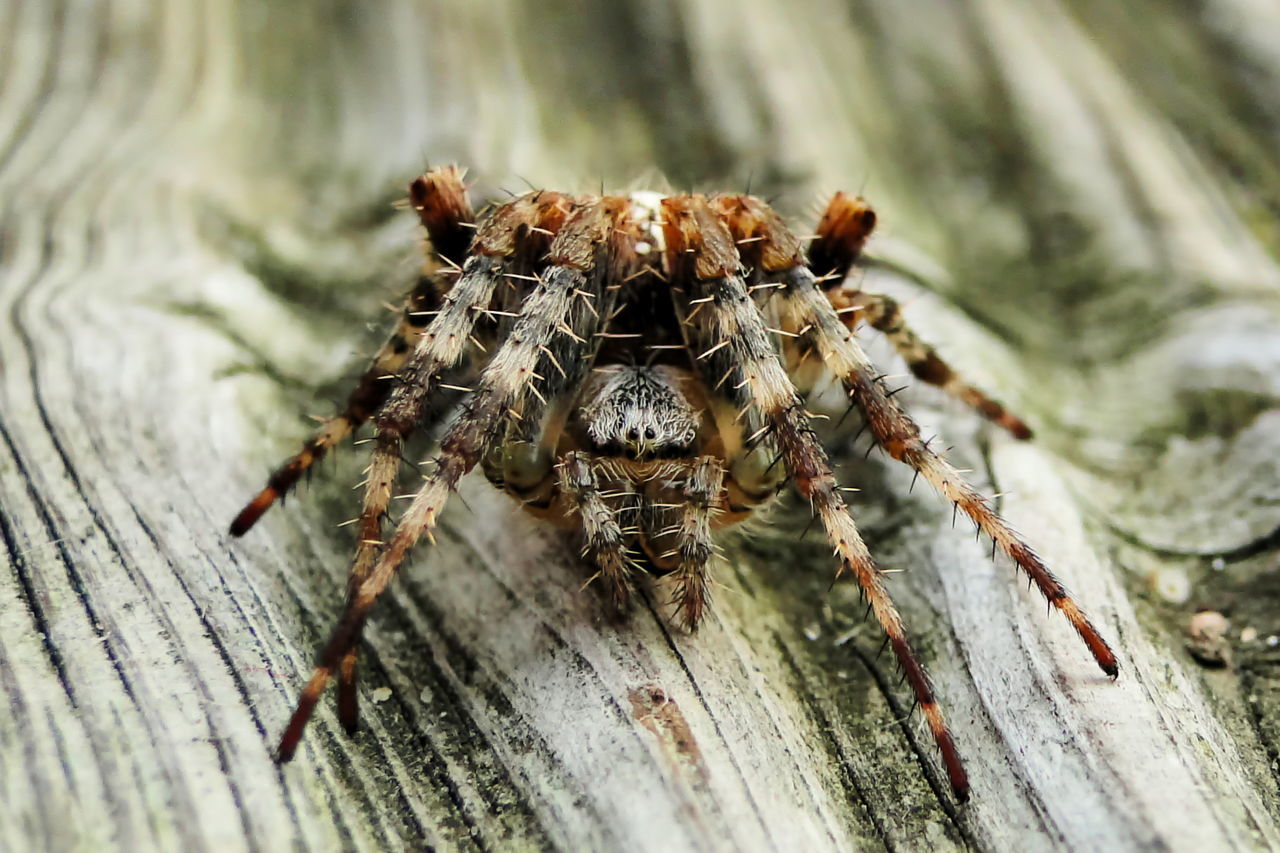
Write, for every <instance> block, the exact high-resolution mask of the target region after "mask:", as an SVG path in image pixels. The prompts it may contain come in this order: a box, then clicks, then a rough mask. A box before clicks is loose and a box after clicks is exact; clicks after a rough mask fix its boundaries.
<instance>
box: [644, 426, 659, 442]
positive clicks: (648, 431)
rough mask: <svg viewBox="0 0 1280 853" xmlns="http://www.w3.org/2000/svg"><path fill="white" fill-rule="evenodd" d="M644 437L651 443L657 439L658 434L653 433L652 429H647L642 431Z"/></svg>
mask: <svg viewBox="0 0 1280 853" xmlns="http://www.w3.org/2000/svg"><path fill="white" fill-rule="evenodd" d="M644 437H645V438H647V439H649V440H650V441H652V440H653V439H655V438H657V437H658V434H657V433H656V432H654V431H653V427H649V428H648V429H646V430H645V431H644Z"/></svg>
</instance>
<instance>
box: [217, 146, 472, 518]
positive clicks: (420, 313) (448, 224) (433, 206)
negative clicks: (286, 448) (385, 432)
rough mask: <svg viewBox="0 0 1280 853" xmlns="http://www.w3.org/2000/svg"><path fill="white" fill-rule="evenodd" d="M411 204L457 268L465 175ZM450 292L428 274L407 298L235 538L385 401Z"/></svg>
mask: <svg viewBox="0 0 1280 853" xmlns="http://www.w3.org/2000/svg"><path fill="white" fill-rule="evenodd" d="M409 195H410V199H411V201H412V203H413V206H414V208H415V209H416V210H417V212H418V215H419V218H420V219H421V220H422V224H423V225H424V226H425V227H426V229H427V232H428V236H429V238H430V239H431V243H432V246H433V248H434V252H435V254H436V255H437V256H438V257H440V258H443V259H445V261H446V262H447V263H450V264H453V265H456V264H457V263H459V262H460V260H461V258H462V257H463V256H464V255H465V254H466V249H467V245H468V244H469V243H470V242H471V235H472V230H473V229H472V228H470V227H468V226H470V225H471V223H472V222H473V220H474V219H475V214H474V213H473V212H472V209H471V202H470V201H469V200H468V198H467V192H466V188H465V187H464V186H463V185H462V175H461V173H460V172H459V171H458V170H457V169H456V168H454V167H446V168H443V169H433V170H431V171H430V172H428V173H427V174H425V175H423V176H422V177H420V178H418V179H416V180H415V181H414V182H413V183H412V184H411V185H410V188H409ZM448 289H449V285H448V279H447V273H445V272H441V271H436V270H427V271H424V273H423V274H422V275H421V276H419V278H418V284H417V286H416V287H415V288H414V289H413V291H412V292H411V293H410V294H409V296H408V298H407V300H406V302H405V309H404V312H403V316H402V317H401V319H400V321H399V323H398V324H397V326H396V328H395V331H393V332H392V333H391V336H390V337H389V338H388V339H387V342H386V343H385V344H383V345H382V347H381V348H380V349H379V350H378V352H377V353H376V354H375V355H374V357H373V360H372V362H371V364H370V366H369V368H368V369H367V370H365V372H364V374H363V375H362V376H361V377H360V379H359V381H358V382H357V383H356V387H355V389H354V390H352V392H351V394H350V395H349V396H348V398H347V401H346V404H345V405H344V406H343V409H342V411H341V412H339V413H338V414H337V415H335V416H333V417H331V418H329V419H328V420H327V421H325V422H324V424H323V425H322V426H321V427H320V428H319V429H318V430H317V431H316V433H315V435H313V436H312V437H311V438H310V439H309V440H308V441H307V442H306V443H305V444H304V445H303V446H302V449H301V450H300V451H298V453H296V454H295V455H294V456H293V457H292V458H290V459H289V460H288V461H287V462H285V463H284V464H283V465H282V466H280V467H279V468H278V469H276V471H275V472H274V473H273V474H272V475H271V477H270V478H268V480H267V485H266V487H265V488H263V490H262V491H261V492H259V493H258V494H257V496H255V497H254V499H253V500H251V501H250V502H249V503H248V504H247V505H246V506H245V507H244V508H243V509H242V510H241V511H240V513H239V514H238V515H237V516H236V518H235V520H234V521H233V522H232V523H231V535H233V536H243V535H244V534H245V533H247V532H248V531H249V529H250V528H252V527H253V525H254V524H255V523H257V521H258V519H259V518H261V517H262V514H263V513H265V512H266V511H267V510H268V509H269V508H270V507H271V505H272V504H273V503H275V502H276V501H277V500H278V499H280V498H283V497H284V496H285V495H286V494H288V492H289V490H290V489H292V488H293V487H294V486H296V485H297V483H298V481H299V480H300V479H301V478H302V476H303V474H305V473H306V472H307V471H308V470H310V468H311V467H312V466H313V465H315V463H316V462H318V461H320V460H321V459H322V458H324V456H325V455H326V454H327V453H328V452H329V450H331V449H332V448H333V447H335V446H336V445H337V444H338V443H339V442H341V441H343V440H344V439H345V438H346V437H347V436H349V435H351V433H353V432H355V431H356V430H357V429H359V428H360V426H361V425H362V424H364V423H365V422H366V421H367V420H369V418H371V417H373V415H374V413H376V412H377V411H378V409H379V408H380V407H381V406H382V405H383V403H385V402H386V400H387V397H388V395H389V394H390V393H391V389H392V382H393V377H394V376H395V375H396V374H397V373H399V371H400V370H401V368H402V367H404V365H405V363H406V362H407V361H408V359H409V353H410V351H411V350H412V349H413V348H414V346H415V344H416V343H417V342H418V339H419V338H420V336H421V335H422V333H423V331H422V330H423V327H425V326H426V325H427V318H428V316H429V315H430V314H432V313H434V312H435V311H436V309H437V308H439V306H440V303H441V298H442V296H443V294H444V293H445V291H447V290H448Z"/></svg>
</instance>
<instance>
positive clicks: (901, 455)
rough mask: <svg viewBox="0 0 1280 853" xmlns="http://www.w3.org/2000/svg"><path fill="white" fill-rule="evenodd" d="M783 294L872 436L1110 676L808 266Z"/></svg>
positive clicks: (1082, 620)
mask: <svg viewBox="0 0 1280 853" xmlns="http://www.w3.org/2000/svg"><path fill="white" fill-rule="evenodd" d="M787 281H788V283H789V287H788V289H787V290H786V291H785V293H784V295H783V299H784V303H783V311H784V313H786V314H788V315H789V316H790V321H791V322H792V323H794V324H796V325H797V327H800V328H804V329H806V330H807V331H806V335H808V336H809V337H810V339H811V340H812V343H813V346H814V347H815V348H816V349H817V351H818V352H819V353H821V355H822V358H823V361H825V362H826V364H827V366H828V367H829V369H830V370H831V372H832V373H833V374H835V375H836V376H837V377H838V378H839V379H840V381H841V382H842V383H843V385H844V387H845V389H846V391H847V392H848V394H849V396H850V397H851V398H852V400H853V402H854V403H855V404H856V405H857V406H858V408H860V409H861V410H862V412H863V414H864V415H865V416H866V419H867V425H868V426H869V427H870V429H871V432H872V434H873V435H874V436H875V438H876V441H877V442H878V443H879V444H880V446H881V447H883V448H884V449H885V451H886V452H887V453H888V454H889V455H890V456H892V457H893V458H894V459H897V460H899V461H902V462H905V463H907V464H908V465H910V466H911V467H913V468H914V469H915V470H917V471H918V472H920V474H921V476H923V477H924V478H925V479H926V480H927V481H928V482H929V483H931V484H932V485H933V486H934V488H936V489H938V491H940V492H941V493H942V494H943V495H944V496H945V497H946V498H947V499H948V500H950V501H952V502H954V503H955V504H956V506H958V507H959V508H960V510H961V511H962V512H964V513H965V514H966V515H968V516H969V517H970V518H971V519H973V521H974V523H975V524H977V525H978V527H979V529H981V530H982V531H983V532H984V533H986V534H987V535H988V536H990V537H991V538H992V539H993V540H994V541H995V543H996V544H997V545H998V546H999V547H1000V548H1001V549H1003V550H1004V551H1005V552H1006V553H1007V554H1008V555H1009V556H1010V557H1011V558H1012V559H1013V561H1014V563H1015V564H1016V565H1017V566H1018V567H1019V568H1021V569H1022V570H1023V571H1025V572H1026V573H1027V575H1028V577H1030V578H1031V580H1032V581H1034V582H1035V584H1036V586H1037V587H1039V589H1040V591H1041V593H1043V594H1044V596H1045V598H1047V599H1048V600H1049V602H1050V603H1051V604H1052V605H1053V606H1054V607H1056V608H1058V610H1060V611H1061V612H1062V613H1063V615H1065V616H1066V617H1067V619H1068V621H1070V622H1071V625H1072V627H1074V628H1075V629H1076V631H1077V633H1079V634H1080V637H1081V639H1083V640H1084V642H1085V645H1087V646H1088V648H1089V651H1090V653H1091V654H1092V655H1093V657H1094V660H1096V661H1097V663H1098V666H1099V667H1100V668H1101V669H1102V671H1103V672H1105V673H1107V674H1108V675H1110V676H1112V677H1115V675H1116V674H1117V672H1118V671H1119V669H1118V664H1117V663H1116V658H1115V655H1114V653H1112V651H1111V648H1110V647H1109V646H1108V645H1107V643H1106V641H1105V640H1103V639H1102V636H1101V634H1099V633H1098V631H1097V629H1096V628H1094V626H1093V624H1092V623H1091V622H1090V621H1089V619H1088V618H1087V617H1086V616H1085V615H1084V613H1083V612H1082V611H1081V610H1080V607H1079V605H1077V604H1076V602H1075V600H1074V599H1072V598H1071V596H1070V595H1068V594H1067V591H1066V589H1065V588H1064V587H1063V585H1062V583H1061V582H1059V581H1058V579H1057V578H1056V577H1054V576H1053V573H1052V572H1050V571H1049V569H1048V567H1047V566H1046V565H1045V564H1044V562H1043V561H1042V560H1041V559H1040V557H1039V556H1038V555H1037V554H1036V553H1035V551H1033V550H1032V549H1031V547H1030V546H1028V545H1027V544H1026V543H1025V542H1023V541H1022V539H1021V538H1020V537H1019V536H1018V535H1017V534H1016V533H1014V532H1013V530H1012V529H1010V528H1009V526H1008V525H1007V524H1005V522H1004V520H1003V519H1001V518H1000V516H998V515H997V514H996V513H995V512H994V511H993V510H992V509H991V507H990V506H989V505H988V504H987V500H986V499H985V498H984V497H983V496H982V495H980V494H979V493H978V492H977V490H975V489H974V488H973V487H972V486H970V485H969V484H968V483H967V482H965V480H964V478H963V477H962V476H961V475H960V473H959V472H958V471H956V470H955V468H953V467H952V466H951V465H950V463H948V462H947V461H946V460H944V459H943V458H942V457H940V456H939V455H938V454H937V453H934V452H933V451H932V450H930V449H929V446H928V444H927V443H926V442H925V441H924V440H923V439H922V438H921V437H920V429H919V427H917V426H916V423H915V421H913V420H912V419H911V418H910V417H909V416H908V415H907V414H906V413H905V412H904V411H903V410H902V409H901V407H899V405H898V404H897V402H895V401H894V400H893V399H892V398H891V396H890V394H889V392H887V391H886V390H885V388H884V386H883V384H882V383H881V382H880V381H879V378H878V376H877V374H876V372H875V369H874V368H873V367H872V366H871V364H870V362H869V361H868V360H867V358H866V356H865V355H864V354H863V352H862V348H861V347H860V346H858V343H857V341H856V340H855V339H854V337H853V333H852V332H851V331H849V329H847V328H846V327H845V326H844V324H843V323H841V321H840V318H839V316H838V315H837V314H836V313H835V310H834V309H833V308H832V307H831V304H830V303H829V302H828V301H827V299H826V297H825V296H824V295H823V294H822V293H821V291H819V290H818V288H817V287H816V285H815V282H814V280H813V275H812V273H811V272H810V271H809V270H808V269H806V268H804V267H796V268H794V269H793V270H792V272H791V273H790V274H789V275H788V278H787Z"/></svg>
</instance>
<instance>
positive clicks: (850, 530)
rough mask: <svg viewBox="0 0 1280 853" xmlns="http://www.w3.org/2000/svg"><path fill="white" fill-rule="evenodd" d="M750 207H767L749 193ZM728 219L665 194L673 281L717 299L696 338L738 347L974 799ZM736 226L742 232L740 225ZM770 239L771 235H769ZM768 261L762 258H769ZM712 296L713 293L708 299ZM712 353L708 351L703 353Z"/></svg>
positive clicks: (785, 452) (804, 491)
mask: <svg viewBox="0 0 1280 853" xmlns="http://www.w3.org/2000/svg"><path fill="white" fill-rule="evenodd" d="M742 198H743V199H746V201H747V202H749V203H751V204H759V202H757V201H755V200H751V199H749V197H742ZM720 216H723V217H724V219H725V222H727V223H728V225H726V224H725V223H722V222H721V220H720V219H719V218H717V217H716V216H713V215H711V209H710V208H709V207H707V206H706V205H705V203H703V202H701V200H700V199H698V198H696V197H695V198H691V199H690V198H676V199H667V200H666V201H665V202H664V211H663V218H664V220H665V221H666V226H665V228H666V235H665V236H666V244H667V251H668V266H669V267H670V268H671V270H672V277H673V283H674V284H677V285H678V286H683V287H685V288H687V289H689V290H690V291H692V292H694V293H696V294H698V296H699V298H704V299H705V298H709V299H710V302H708V303H706V304H707V305H709V306H710V309H709V310H708V311H706V312H703V313H702V314H700V315H699V317H698V322H697V324H696V326H697V329H695V330H694V332H695V334H696V338H695V340H697V342H698V343H699V344H703V345H705V344H710V345H711V348H709V349H708V350H707V352H711V351H713V350H714V349H715V348H720V347H722V345H723V348H726V349H732V350H733V358H734V359H736V361H737V363H738V365H739V367H738V370H739V371H740V372H741V375H742V377H743V382H742V387H743V388H745V389H746V390H747V393H748V396H749V398H750V402H751V404H752V405H754V406H755V407H757V408H758V409H759V410H760V411H761V412H762V413H763V414H764V415H765V417H766V418H767V420H768V421H769V423H770V425H771V427H772V432H773V438H774V440H775V441H776V442H777V444H778V448H779V450H780V451H781V455H782V458H783V460H784V461H785V463H786V467H787V472H788V474H790V476H791V478H792V481H793V482H794V484H795V486H796V489H797V491H798V492H799V493H800V494H801V495H802V496H803V497H805V498H807V499H809V501H810V502H811V503H812V505H813V507H814V511H815V513H816V514H817V516H818V518H819V519H820V520H821V521H822V524H823V526H824V528H825V529H826V531H827V538H828V540H829V541H830V542H831V545H832V547H833V548H834V549H835V551H836V555H837V556H838V557H839V558H840V561H841V568H842V569H843V568H848V569H849V570H850V571H851V572H852V573H853V574H854V577H855V578H856V579H857V581H858V583H859V585H860V586H861V587H862V589H863V591H864V592H865V594H866V595H867V597H868V599H869V601H870V602H871V606H872V610H873V612H874V613H875V616H876V619H877V620H878V621H879V623H880V625H881V627H882V628H883V629H884V631H885V633H886V634H887V635H888V637H889V642H890V644H891V645H892V646H893V650H894V654H895V656H896V657H897V659H898V662H899V664H900V665H901V666H902V668H903V671H904V672H905V674H906V676H907V680H908V682H909V683H910V685H911V689H912V691H913V692H914V694H915V696H916V700H917V701H918V703H919V705H920V708H921V710H922V712H923V713H924V715H925V719H926V720H927V721H928V723H929V727H930V729H931V731H932V733H933V737H934V740H935V742H936V743H937V745H938V748H939V750H940V752H941V754H942V759H943V764H944V765H945V767H946V770H947V775H948V777H949V779H950V782H951V787H952V789H953V790H954V792H955V794H956V797H957V798H958V799H960V800H962V801H963V800H965V799H967V798H968V794H969V782H968V777H967V776H966V774H965V771H964V767H963V765H962V763H961V761H960V755H959V751H958V750H957V749H956V746H955V742H954V740H953V738H952V737H951V733H950V730H949V729H948V728H947V725H946V721H945V720H944V718H943V716H942V711H941V709H940V708H939V707H938V703H937V700H936V698H935V696H934V694H933V688H932V686H931V685H930V683H929V680H928V678H927V677H926V675H925V672H924V668H923V666H921V664H920V662H919V660H918V659H917V658H916V656H915V653H914V652H913V651H912V649H911V646H910V644H909V643H908V641H907V637H906V632H905V630H904V628H903V625H902V620H901V618H900V617H899V615H898V612H897V609H896V608H895V607H894V606H893V602H892V600H891V599H890V598H889V594H888V591H887V590H886V589H885V587H884V583H883V580H882V577H881V572H880V570H879V569H878V568H877V567H876V566H875V564H874V562H873V561H872V559H871V555H870V554H869V553H868V551H867V549H866V545H865V544H864V543H863V541H862V537H861V536H860V535H859V533H858V530H857V526H856V525H855V524H854V522H853V518H852V516H850V515H849V512H848V509H847V507H846V506H845V504H844V501H843V500H842V499H841V498H840V495H839V492H838V491H837V488H836V481H835V476H834V475H833V473H832V471H831V465H830V462H829V461H828V460H827V455H826V453H825V452H824V451H823V450H822V447H821V445H820V444H819V443H818V441H817V438H816V437H815V436H814V433H813V430H812V428H811V427H810V426H809V423H808V417H807V415H806V414H805V412H804V409H803V406H802V404H801V402H800V399H799V397H798V395H797V394H796V391H795V388H794V387H793V386H792V384H791V382H790V380H789V379H788V377H787V375H786V373H785V371H784V370H783V369H782V365H781V363H780V362H779V361H778V358H777V355H776V354H775V352H774V350H773V348H772V346H771V344H770V341H769V338H768V331H767V329H766V328H765V325H764V321H763V319H762V318H761V316H760V314H759V312H758V311H757V309H756V308H755V306H754V304H753V303H752V302H751V299H750V297H749V296H748V294H747V292H746V288H745V286H744V284H743V282H742V280H741V278H740V277H739V275H738V270H739V255H738V253H737V251H735V249H734V240H733V236H732V235H731V232H730V230H729V227H728V226H731V225H732V224H733V218H732V216H729V215H726V214H725V213H724V211H723V210H722V211H720ZM735 230H737V228H736V227H735ZM766 236H767V235H766ZM772 236H773V237H774V238H775V239H774V241H773V242H774V246H773V249H772V250H771V249H770V247H768V246H759V245H758V244H759V243H765V242H768V241H766V240H761V241H757V248H756V251H760V252H770V251H773V250H777V252H778V254H777V255H776V257H774V256H772V255H771V256H770V257H771V258H773V260H774V261H778V262H780V261H781V260H783V259H785V258H786V257H787V253H788V252H790V253H791V256H792V257H794V256H795V255H796V253H798V250H799V248H798V242H796V241H794V238H790V239H788V238H787V235H786V232H785V229H784V230H783V231H781V232H776V233H774V234H773V235H772ZM762 257H763V256H762ZM703 294H707V296H703ZM704 355H705V353H704Z"/></svg>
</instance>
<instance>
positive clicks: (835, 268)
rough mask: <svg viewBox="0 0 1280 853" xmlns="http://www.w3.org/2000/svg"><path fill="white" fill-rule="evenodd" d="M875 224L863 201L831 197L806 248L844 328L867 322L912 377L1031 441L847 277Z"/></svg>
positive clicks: (897, 315) (1022, 427) (885, 301)
mask: <svg viewBox="0 0 1280 853" xmlns="http://www.w3.org/2000/svg"><path fill="white" fill-rule="evenodd" d="M875 224H876V215H875V211H874V210H872V209H871V207H870V206H869V205H868V204H867V203H866V202H864V201H863V200H862V199H860V198H855V197H853V196H850V195H848V194H847V193H836V194H835V195H834V196H832V198H831V201H830V202H829V203H828V204H827V209H826V211H825V212H824V213H823V215H822V219H821V220H820V221H819V222H818V229H817V236H815V237H814V239H813V242H812V243H810V244H809V252H808V256H809V269H810V270H812V271H813V273H814V275H815V276H816V278H815V281H816V282H817V283H818V284H820V285H822V288H823V290H824V292H825V293H826V296H827V299H828V300H829V301H830V302H831V305H832V307H833V308H835V310H836V313H837V314H839V315H840V319H841V320H843V321H844V324H845V326H847V327H848V328H850V329H856V328H857V327H858V324H859V323H862V322H863V321H865V322H867V323H868V324H869V325H871V327H872V328H874V329H876V330H877V331H879V332H882V333H883V334H884V336H885V337H886V338H888V339H889V343H890V344H892V345H893V348H894V349H895V350H897V351H898V354H899V355H900V356H902V358H903V359H904V360H905V361H906V362H907V367H909V368H910V369H911V372H912V374H914V375H915V377H916V378H917V379H920V380H922V381H924V382H928V383H929V384H930V385H936V386H938V387H939V388H941V389H942V390H943V391H945V392H946V393H947V394H949V395H951V396H952V397H955V398H956V399H958V400H960V401H961V402H963V403H964V404H965V405H967V406H969V407H970V408H972V409H974V410H975V411H976V412H978V414H980V415H982V416H983V417H984V418H986V419H987V420H989V421H991V422H992V423H995V424H997V425H999V426H1001V427H1003V428H1004V429H1006V430H1008V431H1009V432H1010V433H1011V434H1012V435H1013V436H1015V437H1016V438H1021V439H1028V438H1031V429H1030V428H1029V427H1028V426H1027V425H1026V423H1025V422H1024V421H1023V420H1022V419H1021V418H1019V417H1018V416H1017V415H1015V414H1013V413H1012V412H1010V411H1009V410H1008V409H1006V408H1005V407H1004V406H1003V405H1002V404H1001V403H1000V402H998V401H997V400H994V399H992V398H991V397H990V396H988V395H987V394H986V393H985V392H984V391H982V390H981V389H980V388H977V387H975V386H973V385H970V384H969V383H968V382H966V381H965V380H964V378H963V377H961V376H960V375H959V374H958V373H956V371H955V370H954V369H952V367H951V366H950V365H949V364H947V363H946V362H945V361H943V360H942V357H941V356H939V355H938V351H937V350H936V349H934V348H933V347H932V346H931V345H929V344H928V343H927V342H926V341H924V340H923V339H921V338H920V336H919V335H917V334H916V333H915V332H914V331H912V330H911V328H910V327H909V326H908V325H907V321H906V319H905V318H904V317H903V316H902V310H901V308H899V306H898V303H897V302H895V301H894V300H893V299H891V298H890V297H888V296H884V295H882V294H878V293H868V292H867V291H864V290H862V289H861V287H860V286H859V285H858V284H857V283H855V282H854V281H851V280H850V279H849V272H850V270H852V269H853V266H854V264H855V263H857V261H858V258H859V257H860V256H861V254H862V248H863V246H864V245H865V243H866V241H867V238H868V237H870V236H871V231H872V229H873V228H875Z"/></svg>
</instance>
